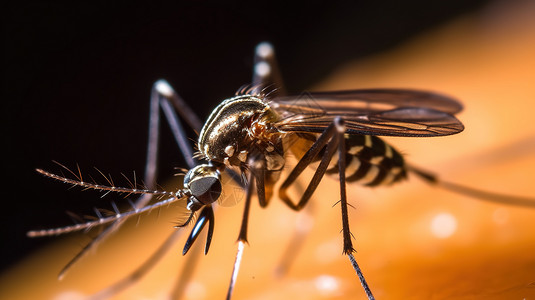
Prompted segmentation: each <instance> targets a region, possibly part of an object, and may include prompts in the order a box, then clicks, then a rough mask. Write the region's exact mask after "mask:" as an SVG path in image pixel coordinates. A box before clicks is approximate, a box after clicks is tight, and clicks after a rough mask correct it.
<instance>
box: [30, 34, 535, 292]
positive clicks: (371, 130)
mask: <svg viewBox="0 0 535 300" xmlns="http://www.w3.org/2000/svg"><path fill="white" fill-rule="evenodd" d="M150 103H151V104H150V121H149V141H148V149H147V160H146V170H145V175H144V183H145V184H144V186H143V187H141V188H140V187H139V186H138V184H137V183H133V184H131V186H130V187H119V186H115V185H114V184H113V182H112V181H111V180H109V182H108V184H106V185H102V184H98V183H96V182H93V181H91V182H87V181H84V180H83V178H82V174H81V172H78V174H77V173H75V172H72V171H70V170H69V171H70V172H71V174H72V176H74V179H73V178H72V177H66V176H63V175H57V174H54V173H50V172H48V171H44V170H42V169H37V171H38V172H39V173H41V174H43V175H45V176H47V177H50V178H53V179H56V180H59V181H63V182H65V183H68V184H71V185H74V186H80V187H82V188H85V189H95V190H100V191H104V192H106V193H108V192H115V193H125V194H127V195H132V194H137V195H140V196H139V197H138V198H137V199H136V200H135V201H132V202H131V209H127V210H125V211H121V210H119V209H118V208H117V207H116V206H115V204H113V208H114V209H113V211H111V212H108V214H106V215H103V214H102V213H101V211H99V210H96V212H95V213H96V218H94V220H85V221H84V222H81V223H77V224H74V225H71V226H65V227H61V228H54V229H45V230H34V231H30V232H28V236H30V237H38V236H52V235H59V234H64V233H69V232H73V231H79V230H88V229H90V228H92V227H95V226H104V225H105V226H106V227H105V228H104V229H103V230H102V232H101V233H100V234H99V235H98V236H97V237H96V238H95V239H93V240H92V241H91V242H90V243H89V244H88V245H87V246H85V247H84V248H83V249H82V250H81V251H80V252H79V253H78V254H77V255H76V256H75V257H74V258H73V259H72V260H71V261H70V262H69V263H68V264H67V265H66V266H65V267H64V268H63V270H62V271H61V272H60V275H59V277H60V278H61V277H63V276H64V274H65V273H66V272H67V271H68V270H69V269H70V268H71V267H72V266H73V265H74V264H75V263H76V262H77V261H79V260H80V259H81V258H82V257H83V256H84V255H85V254H87V253H88V252H89V250H91V249H93V248H95V247H96V246H97V244H98V243H100V242H102V241H103V240H104V239H105V238H106V237H107V236H108V235H109V234H110V233H111V232H113V231H115V230H117V229H118V228H119V227H120V226H121V225H122V224H123V223H124V221H125V220H126V219H128V218H130V217H132V216H136V215H139V214H141V213H143V212H147V211H150V210H153V209H156V208H160V207H163V206H167V205H169V204H171V203H175V204H176V203H178V205H179V206H181V207H182V208H183V211H184V212H185V217H184V222H183V223H182V224H179V225H178V226H177V228H182V227H185V226H186V225H188V224H190V223H194V225H193V227H192V230H191V232H190V234H189V236H188V238H187V240H186V243H185V246H184V248H183V255H185V254H186V253H188V251H189V250H190V249H191V247H192V245H193V244H194V243H195V241H196V240H197V238H198V237H199V234H200V233H201V232H202V231H203V230H204V228H206V225H208V228H207V237H206V241H205V243H204V253H205V254H206V253H208V251H209V249H210V244H211V240H212V237H213V234H214V230H215V226H214V220H215V213H214V208H215V207H216V206H217V202H218V201H219V200H221V194H222V190H223V187H224V185H225V184H229V183H227V182H223V179H222V176H223V174H228V175H230V176H229V178H230V179H229V180H230V181H231V182H233V184H237V185H239V186H240V188H241V189H243V190H244V191H245V200H244V202H245V203H244V211H243V218H242V222H241V227H240V229H239V235H238V250H237V254H236V257H235V263H234V267H233V270H232V273H231V278H230V283H229V287H228V291H227V295H226V298H227V299H231V297H232V294H233V290H234V288H235V286H236V279H237V276H238V271H239V269H240V263H241V258H242V255H243V251H244V248H245V245H246V244H247V227H248V220H249V210H250V207H251V202H252V198H253V196H254V195H256V197H257V199H258V202H259V205H260V206H261V207H267V206H268V204H269V202H270V200H271V199H272V198H274V196H275V195H277V196H278V198H279V199H280V200H281V201H283V203H285V204H286V205H287V206H288V207H289V208H290V209H292V210H295V211H300V210H302V209H303V208H304V207H305V206H306V205H307V203H308V202H309V200H310V199H311V198H312V196H313V194H314V192H315V190H316V189H317V187H318V186H319V184H320V182H321V181H322V179H323V177H324V176H325V175H329V176H333V177H335V178H337V179H338V180H339V196H338V197H337V198H333V199H332V201H333V202H334V203H336V205H337V206H339V208H340V211H341V212H340V214H341V221H342V238H343V249H342V251H343V254H345V255H347V257H348V258H349V261H350V264H351V266H352V267H353V269H354V270H355V273H356V275H357V277H358V279H359V281H360V284H361V285H362V287H363V289H364V292H365V293H366V296H367V297H368V299H374V296H373V293H372V289H371V288H370V287H369V285H368V283H367V282H366V279H365V277H364V274H363V272H362V270H361V268H360V266H359V264H358V263H357V260H356V259H355V256H354V253H355V248H354V246H353V235H352V233H351V230H350V224H349V217H348V207H349V206H350V205H351V204H349V203H348V200H349V199H348V195H347V191H346V185H347V184H348V183H359V184H361V185H364V186H388V185H391V184H394V183H398V182H401V181H403V180H406V179H407V177H408V175H409V174H413V175H416V176H417V177H420V178H422V179H424V180H425V181H427V182H429V183H432V184H437V185H440V186H442V187H444V188H446V189H449V190H452V191H455V192H458V193H462V194H466V195H470V196H473V197H477V198H482V199H484V200H488V201H494V202H499V203H506V204H509V205H520V206H527V207H535V202H534V199H530V198H526V197H512V196H507V195H499V194H495V193H488V192H484V191H480V190H476V189H472V188H469V187H466V186H463V185H458V184H454V183H449V182H446V181H442V180H439V179H438V178H437V177H436V176H434V175H432V174H431V173H429V172H427V171H424V170H421V169H419V168H416V167H414V166H412V165H410V164H408V163H406V162H405V160H404V158H403V156H402V155H401V154H400V153H399V152H398V151H397V150H396V149H395V148H394V147H392V146H391V145H389V144H387V143H386V142H384V141H383V140H382V139H381V138H379V137H378V136H403V137H436V136H447V135H452V134H457V133H459V132H461V131H463V129H464V126H463V124H462V123H461V122H460V121H459V120H458V119H457V118H456V117H455V116H454V115H455V114H456V113H458V112H460V111H461V110H462V105H461V104H460V103H459V102H458V101H457V100H455V99H453V98H451V97H449V96H445V95H442V94H438V93H434V92H428V91H419V90H409V89H362V90H348V91H334V92H310V93H303V94H301V95H297V96H288V95H286V93H285V89H284V86H283V84H282V80H281V77H280V74H279V71H278V68H277V65H276V63H275V55H274V51H273V47H272V45H271V44H269V43H265V42H264V43H261V44H259V45H258V46H257V47H256V52H255V69H254V74H253V80H252V84H251V85H249V86H247V87H244V88H241V89H240V90H239V91H238V92H237V93H236V95H235V96H234V97H231V98H228V99H226V100H224V101H222V102H221V103H220V104H219V105H218V106H217V107H216V108H215V109H214V110H213V111H212V113H211V114H210V116H209V117H208V120H207V121H206V122H205V123H202V122H201V121H200V119H199V118H198V117H197V116H196V114H195V113H194V112H193V111H192V110H191V109H190V108H189V106H188V105H187V104H186V102H185V101H184V100H183V99H182V98H180V96H179V95H178V94H177V93H176V92H175V91H174V90H173V89H172V87H171V86H170V85H169V84H168V83H167V82H166V81H164V80H159V81H157V82H156V83H155V84H154V86H153V89H152V94H151V102H150ZM160 109H161V111H163V113H164V115H165V117H166V118H167V121H168V124H169V125H170V127H171V130H172V133H173V135H174V138H175V140H176V142H177V145H178V147H179V149H180V150H181V152H182V154H183V156H184V157H185V159H186V163H187V165H188V168H189V170H188V171H187V172H186V174H185V176H184V180H183V187H182V188H180V189H178V190H176V191H165V190H160V189H157V188H156V167H157V161H156V160H157V153H158V140H159V123H160ZM181 119H182V120H184V121H185V122H186V123H187V124H188V125H189V126H190V127H191V128H193V129H194V130H195V131H196V132H199V136H198V141H197V149H198V151H197V152H195V153H194V151H193V150H192V147H191V146H190V144H189V141H188V139H187V137H186V134H185V129H184V127H183V125H182V122H181ZM290 155H293V156H295V157H296V158H297V159H298V161H297V164H295V165H294V166H292V167H291V169H290V172H289V174H288V175H287V176H286V178H285V179H284V180H282V181H281V175H282V171H283V169H284V167H285V166H286V164H287V161H288V157H289V156H290ZM201 161H202V162H201ZM307 168H312V169H314V173H313V175H312V178H311V179H310V180H309V182H308V185H307V186H306V188H305V190H304V192H303V193H302V195H301V196H300V198H299V199H297V200H296V199H291V198H290V196H289V195H288V190H289V188H291V187H293V186H294V185H295V184H296V181H297V179H298V177H299V176H300V175H301V174H302V173H303V171H304V170H305V169H307ZM280 182H281V183H280ZM278 183H280V185H278ZM276 184H277V186H276ZM154 197H157V201H156V202H153V203H150V201H151V200H152V199H153V198H154ZM181 232H182V230H176V231H175V232H174V233H172V234H171V236H170V237H169V238H168V239H167V240H166V242H165V243H164V244H163V245H162V246H161V247H160V248H159V249H158V250H157V251H156V252H155V253H154V254H153V256H152V257H151V258H149V259H148V260H147V262H146V263H144V264H143V265H142V266H141V267H140V268H139V269H138V270H136V271H135V272H134V273H132V274H131V275H130V276H128V277H126V278H124V279H123V280H122V281H120V282H118V283H116V284H114V285H113V286H111V287H109V288H107V289H105V290H103V291H102V292H101V293H99V294H98V295H97V296H96V298H106V297H109V296H111V295H114V294H116V293H118V292H119V291H120V290H122V289H124V288H125V287H126V286H128V285H131V284H133V283H134V282H135V281H136V280H137V279H138V278H139V277H141V276H142V275H143V274H145V273H146V272H147V271H148V270H149V269H150V268H151V267H152V266H153V265H154V264H155V262H156V261H157V260H158V259H159V258H160V257H161V256H162V255H163V253H164V252H165V251H166V250H167V249H168V248H169V247H170V245H171V244H172V243H173V242H174V241H175V240H176V239H177V237H178V236H179V234H180V233H181ZM176 290H177V291H178V290H180V288H177V289H176ZM178 294H180V292H176V291H175V295H178Z"/></svg>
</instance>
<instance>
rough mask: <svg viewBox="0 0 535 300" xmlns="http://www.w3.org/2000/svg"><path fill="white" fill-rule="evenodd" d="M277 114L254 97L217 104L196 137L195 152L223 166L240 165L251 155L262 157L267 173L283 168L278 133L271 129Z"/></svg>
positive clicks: (262, 101) (242, 96) (233, 99)
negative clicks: (196, 148)
mask: <svg viewBox="0 0 535 300" xmlns="http://www.w3.org/2000/svg"><path fill="white" fill-rule="evenodd" d="M278 118H279V117H278V115H277V113H276V112H275V111H274V110H273V109H271V108H270V107H269V105H268V104H267V103H266V102H265V101H264V100H263V99H262V98H261V96H256V95H239V96H236V97H233V98H229V99H227V100H224V101H223V102H221V104H219V105H218V106H217V107H216V108H215V109H214V111H213V112H212V114H211V115H210V117H209V118H208V120H207V121H206V123H205V125H204V127H203V128H202V130H201V133H200V135H199V141H198V146H199V151H200V153H201V155H202V156H203V157H204V158H205V159H207V160H209V161H212V162H219V163H223V164H224V165H225V166H227V167H231V166H236V167H239V166H244V165H245V163H246V162H247V160H248V158H249V157H250V156H251V155H253V156H255V158H256V156H263V157H264V158H265V159H264V160H263V161H264V162H265V164H266V168H267V169H268V170H280V169H281V168H282V167H283V166H284V158H283V152H284V151H283V149H282V142H281V139H282V134H281V133H280V132H279V131H278V130H277V129H276V128H275V127H273V123H274V122H276V121H277V120H278Z"/></svg>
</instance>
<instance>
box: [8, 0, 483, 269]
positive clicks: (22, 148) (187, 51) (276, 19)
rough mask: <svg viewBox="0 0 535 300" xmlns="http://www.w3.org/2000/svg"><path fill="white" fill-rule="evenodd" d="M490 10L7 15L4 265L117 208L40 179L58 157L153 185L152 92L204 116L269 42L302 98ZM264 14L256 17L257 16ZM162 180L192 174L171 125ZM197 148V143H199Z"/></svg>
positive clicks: (199, 7) (332, 5) (64, 6)
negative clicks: (171, 95) (59, 231)
mask: <svg viewBox="0 0 535 300" xmlns="http://www.w3.org/2000/svg"><path fill="white" fill-rule="evenodd" d="M487 2H488V1H483V0H478V1H465V0H449V1H418V0H412V1H411V0H405V1H394V0H388V1H353V2H351V3H349V2H347V3H346V2H342V3H339V2H333V1H330V2H327V3H325V4H322V5H312V4H311V2H307V4H306V6H303V5H301V6H299V5H296V6H293V7H292V6H290V3H291V2H286V4H285V5H279V4H277V3H274V2H271V1H270V2H262V3H255V4H254V5H253V4H252V3H253V2H247V1H243V2H238V3H233V4H228V3H225V4H224V5H207V4H204V3H200V1H199V2H195V1H191V2H188V4H175V5H164V4H162V3H154V4H132V3H130V2H128V1H124V2H122V3H121V2H114V3H106V4H99V3H96V2H91V3H69V2H65V3H62V2H59V1H54V2H51V1H49V2H44V1H19V2H18V4H16V5H11V6H6V5H4V7H3V8H2V14H3V16H2V17H3V23H4V24H3V38H2V40H3V43H2V44H3V50H4V51H3V55H4V57H3V58H4V59H3V64H2V65H3V66H2V70H3V80H2V92H3V96H2V101H3V103H2V104H3V109H2V132H3V133H2V137H3V141H4V142H3V145H4V147H3V148H7V153H6V152H4V153H6V154H5V155H3V156H2V157H3V163H2V166H3V172H2V173H3V177H4V178H5V179H4V180H3V183H4V185H3V188H2V191H3V193H2V194H3V195H2V206H1V207H2V212H1V215H0V220H1V221H0V222H1V224H0V230H1V231H2V236H1V240H2V244H3V246H2V247H1V249H2V250H1V251H2V253H1V257H2V260H1V264H0V267H1V268H5V267H8V266H9V265H10V264H12V263H15V262H16V261H17V260H19V259H21V258H23V257H24V256H25V255H27V254H29V253H30V252H31V251H32V250H34V249H36V248H38V247H40V246H42V245H44V244H45V243H48V242H51V241H54V240H55V239H56V238H40V239H29V238H27V237H26V236H25V232H26V231H28V230H29V229H36V228H47V227H54V226H62V225H68V224H71V221H70V219H69V218H68V217H67V216H66V214H65V211H66V210H70V211H74V212H77V213H85V212H90V211H89V210H90V209H91V208H92V207H93V206H96V207H106V204H109V201H108V200H107V199H109V198H105V199H100V198H99V196H98V195H99V194H98V193H94V192H81V191H80V189H77V188H74V189H68V188H69V186H67V185H64V184H61V183H58V182H55V181H53V180H51V179H46V178H44V177H43V176H41V175H39V174H37V173H36V172H35V171H34V169H35V168H44V169H47V170H50V171H59V170H60V168H59V167H58V166H56V165H54V163H53V162H52V160H57V161H59V162H61V163H64V164H66V165H67V166H69V167H71V168H75V167H76V164H79V165H80V166H81V167H82V168H83V170H85V172H84V174H85V173H86V172H88V173H90V174H95V173H96V172H95V171H94V170H92V168H93V167H98V168H99V169H101V170H102V171H104V172H105V173H110V174H112V175H113V176H114V178H119V177H120V173H121V172H124V173H126V174H132V173H131V172H132V171H133V170H135V171H136V172H137V174H138V175H139V176H138V178H141V176H142V172H143V170H144V159H145V151H146V150H145V148H146V139H147V123H148V105H149V95H150V89H151V85H152V83H153V82H154V81H155V80H157V79H159V78H165V79H167V80H168V81H169V82H170V83H171V84H172V85H173V86H174V88H175V90H176V91H178V93H179V94H180V95H181V96H182V97H183V98H184V99H185V100H186V101H187V102H188V103H190V105H191V106H192V107H193V109H194V110H195V111H197V112H198V114H199V115H200V116H201V118H202V119H204V118H206V116H207V115H208V114H209V113H210V111H211V109H212V108H213V107H214V106H215V105H216V104H217V103H218V102H219V101H221V100H222V99H224V98H226V97H229V96H231V95H233V94H234V92H235V91H236V90H237V89H238V88H239V87H240V86H242V85H243V84H247V83H249V81H250V78H251V71H252V69H251V67H252V57H253V50H254V47H255V45H256V44H257V43H258V42H261V41H264V40H268V41H271V42H272V43H273V44H274V45H275V47H276V50H277V55H278V59H279V62H280V65H281V71H282V73H283V76H284V80H285V82H286V84H287V87H288V88H289V90H290V91H293V92H299V91H301V90H303V89H305V88H307V87H309V86H311V85H313V84H314V83H315V82H317V81H319V80H321V79H322V78H323V76H325V74H327V73H328V72H329V71H331V70H333V69H334V68H336V67H337V66H340V65H341V64H343V63H344V62H346V61H349V60H354V59H356V58H359V57H365V56H367V55H371V54H374V53H377V52H380V51H383V50H386V49H388V48H390V47H393V46H395V45H397V44H399V43H401V42H403V41H405V40H406V39H408V38H410V37H412V36H414V35H416V34H418V33H421V32H423V31H425V30H427V29H429V28H431V27H434V26H438V25H440V24H442V23H444V22H446V21H447V20H450V19H452V18H455V17H458V16H460V15H462V14H467V13H470V12H471V11H474V10H477V9H478V8H481V7H482V6H483V5H484V4H485V3H487ZM252 5H253V6H252ZM163 128H164V133H163V137H162V139H163V140H162V141H161V144H160V145H161V149H162V150H161V155H160V162H161V164H160V170H161V171H160V178H161V179H160V181H163V180H164V179H165V178H168V177H169V176H170V175H171V174H173V172H174V169H173V168H174V167H180V166H185V164H184V162H183V161H182V159H181V157H180V153H179V152H178V150H177V148H176V147H175V146H174V144H173V141H172V140H171V136H170V134H169V132H168V130H167V129H166V128H165V126H163ZM191 136H192V137H193V138H194V137H195V135H194V134H193V133H191Z"/></svg>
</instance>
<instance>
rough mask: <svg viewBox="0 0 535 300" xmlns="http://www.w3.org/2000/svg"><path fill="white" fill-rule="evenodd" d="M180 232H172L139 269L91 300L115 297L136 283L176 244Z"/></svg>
mask: <svg viewBox="0 0 535 300" xmlns="http://www.w3.org/2000/svg"><path fill="white" fill-rule="evenodd" d="M181 233H182V232H180V231H178V230H176V231H174V232H173V233H172V234H171V235H170V236H169V237H168V238H167V239H166V240H165V242H164V243H163V244H162V245H161V246H160V247H159V248H158V250H156V252H154V253H153V254H152V255H151V257H150V258H149V259H147V260H146V261H145V262H144V263H143V264H142V265H141V266H139V268H137V269H136V270H135V271H134V272H132V273H130V274H129V275H128V276H127V277H124V278H122V279H121V280H119V281H118V282H116V283H114V284H113V285H111V286H109V287H107V288H106V289H104V290H101V291H99V292H98V293H97V294H95V295H93V296H91V297H90V298H89V299H91V300H99V299H108V298H109V297H111V296H113V295H116V294H117V293H119V292H121V291H122V290H124V289H126V288H128V287H129V286H131V285H132V283H135V282H137V281H138V280H139V279H140V278H141V277H142V276H143V275H145V273H147V272H148V271H149V270H150V269H152V267H153V266H154V265H155V264H156V263H157V262H158V261H159V260H160V259H161V258H162V256H164V255H165V253H167V251H168V250H169V249H170V248H171V247H172V246H173V245H174V244H175V243H176V241H177V240H178V238H179V237H180V236H181Z"/></svg>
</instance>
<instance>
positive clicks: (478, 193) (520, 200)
mask: <svg viewBox="0 0 535 300" xmlns="http://www.w3.org/2000/svg"><path fill="white" fill-rule="evenodd" d="M407 169H408V170H409V171H411V172H412V173H413V174H415V175H417V176H418V177H420V178H421V179H423V180H425V181H426V182H428V183H430V184H433V185H436V186H439V187H441V188H443V189H446V190H448V191H451V192H455V193H459V194H461V195H465V196H470V197H473V198H476V199H480V200H483V201H488V202H495V203H499V204H504V205H514V206H522V207H528V208H534V207H535V198H530V197H522V196H514V195H507V194H499V193H494V192H488V191H484V190H479V189H475V188H472V187H469V186H465V185H462V184H458V183H453V182H449V181H445V180H440V179H439V178H438V176H436V175H434V174H432V173H431V172H428V171H424V170H422V169H420V168H416V167H414V166H408V167H407Z"/></svg>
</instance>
